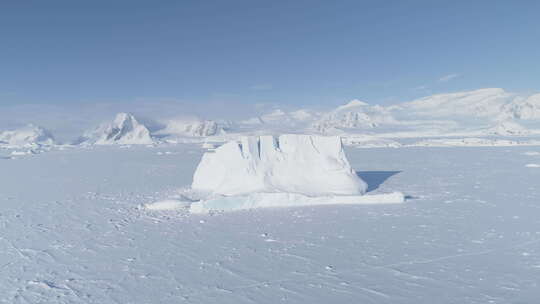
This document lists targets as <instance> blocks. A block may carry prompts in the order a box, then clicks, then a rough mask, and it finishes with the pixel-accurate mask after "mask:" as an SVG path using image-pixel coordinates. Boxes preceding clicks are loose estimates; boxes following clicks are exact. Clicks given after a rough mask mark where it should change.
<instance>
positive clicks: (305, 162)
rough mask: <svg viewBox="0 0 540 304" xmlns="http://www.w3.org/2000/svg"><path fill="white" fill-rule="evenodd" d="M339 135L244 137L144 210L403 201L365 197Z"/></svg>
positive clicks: (210, 155) (207, 157)
mask: <svg viewBox="0 0 540 304" xmlns="http://www.w3.org/2000/svg"><path fill="white" fill-rule="evenodd" d="M366 189H367V184H366V183H365V182H364V181H363V180H362V179H361V178H360V177H359V176H358V175H357V174H356V172H355V171H354V170H353V169H352V168H351V166H350V164H349V162H348V160H347V158H346V157H345V153H344V151H343V146H342V143H341V139H340V138H339V137H337V136H333V137H324V136H312V135H292V134H289V135H281V136H279V138H277V139H276V138H274V137H273V136H260V137H242V138H241V140H240V142H236V141H233V142H229V143H226V144H224V145H222V146H220V147H218V148H217V149H215V151H214V152H207V153H205V154H204V155H203V157H202V160H201V162H200V163H199V166H198V167H197V169H196V171H195V174H194V177H193V183H192V187H191V189H187V190H186V191H185V192H184V193H183V194H182V195H181V197H182V198H180V199H169V200H166V201H160V202H155V203H151V204H146V205H145V207H146V208H147V209H148V210H154V211H156V210H158V211H159V210H178V209H187V210H189V211H190V212H191V213H207V212H211V211H235V210H243V209H252V208H265V207H296V206H314V205H329V204H330V205H334V204H381V203H382V204H388V203H402V202H403V201H404V200H405V198H404V195H403V194H402V193H401V192H393V193H387V194H374V195H364V193H365V192H366Z"/></svg>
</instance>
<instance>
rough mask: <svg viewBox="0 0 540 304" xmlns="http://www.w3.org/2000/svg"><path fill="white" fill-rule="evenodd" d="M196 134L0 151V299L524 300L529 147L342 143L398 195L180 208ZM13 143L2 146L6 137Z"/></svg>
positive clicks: (534, 215) (536, 230) (532, 269)
mask: <svg viewBox="0 0 540 304" xmlns="http://www.w3.org/2000/svg"><path fill="white" fill-rule="evenodd" d="M203 152H204V150H203V149H201V148H200V145H198V144H178V145H160V146H144V145H143V146H132V147H130V148H129V149H125V148H123V146H110V147H109V146H89V147H71V148H70V147H67V148H64V149H51V151H48V152H47V153H41V154H35V155H29V156H17V157H10V156H9V155H8V154H6V155H4V154H2V155H1V157H0V168H1V170H0V201H1V202H2V209H1V211H0V225H1V229H2V233H1V234H0V271H1V272H2V275H1V276H0V302H2V303H253V302H255V303H277V302H286V303H328V302H336V303H509V302H511V303H534V302H535V301H537V299H538V298H539V297H540V288H539V286H538V284H539V282H540V218H539V217H538V214H539V213H540V210H539V204H538V202H540V189H539V187H538V181H539V180H540V169H538V168H534V167H526V165H527V164H533V163H539V162H540V158H539V156H538V155H537V152H540V147H537V146H525V147H520V146H514V147H400V148H371V149H356V148H354V147H347V148H346V154H347V157H348V160H349V162H350V164H351V166H352V168H354V169H355V170H356V171H358V174H359V175H360V176H361V177H362V179H364V180H365V181H366V182H367V184H368V194H370V193H373V194H374V193H386V192H392V191H403V192H404V193H405V195H407V200H406V202H405V203H403V204H396V205H333V206H316V207H296V208H268V209H258V210H247V211H246V210H244V211H237V212H232V213H212V214H205V215H196V214H189V213H187V212H185V211H183V210H177V211H173V212H171V211H159V210H147V209H146V208H143V207H142V206H143V205H144V204H146V203H148V202H155V201H159V200H164V199H167V198H170V197H174V195H175V194H177V192H178V189H179V188H181V187H183V186H188V185H189V184H190V183H191V181H192V175H193V172H194V170H195V167H196V166H197V163H198V162H199V160H200V158H201V156H202V153H203ZM2 153H4V152H2ZM6 153H7V152H6Z"/></svg>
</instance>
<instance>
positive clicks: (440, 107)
mask: <svg viewBox="0 0 540 304" xmlns="http://www.w3.org/2000/svg"><path fill="white" fill-rule="evenodd" d="M513 97H514V94H511V93H508V92H506V91H505V90H503V89H499V88H489V89H480V90H474V91H467V92H457V93H446V94H436V95H431V96H427V97H424V98H420V99H417V100H414V101H411V102H405V103H402V104H398V105H395V106H391V107H388V109H389V110H391V111H392V112H400V114H405V115H409V116H416V117H430V118H441V117H451V118H459V117H492V118H494V117H498V116H499V115H500V114H502V113H503V110H504V108H505V105H507V104H508V103H510V102H511V101H512V99H513Z"/></svg>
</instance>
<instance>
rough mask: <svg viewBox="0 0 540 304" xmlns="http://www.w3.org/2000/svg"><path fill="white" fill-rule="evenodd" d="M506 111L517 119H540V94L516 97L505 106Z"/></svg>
mask: <svg viewBox="0 0 540 304" xmlns="http://www.w3.org/2000/svg"><path fill="white" fill-rule="evenodd" d="M504 112H505V113H507V115H508V116H510V117H513V118H516V119H522V120H535V119H540V94H535V95H532V96H529V97H527V98H516V99H515V100H513V101H512V102H511V103H509V104H508V105H506V106H505V108H504Z"/></svg>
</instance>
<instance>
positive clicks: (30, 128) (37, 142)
mask: <svg viewBox="0 0 540 304" xmlns="http://www.w3.org/2000/svg"><path fill="white" fill-rule="evenodd" d="M53 144H54V137H53V136H52V134H51V133H50V132H49V131H47V130H46V129H44V128H42V127H39V126H35V125H32V124H29V125H27V126H25V127H22V128H18V129H15V130H7V131H0V146H4V147H10V148H33V147H37V146H41V145H53Z"/></svg>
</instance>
